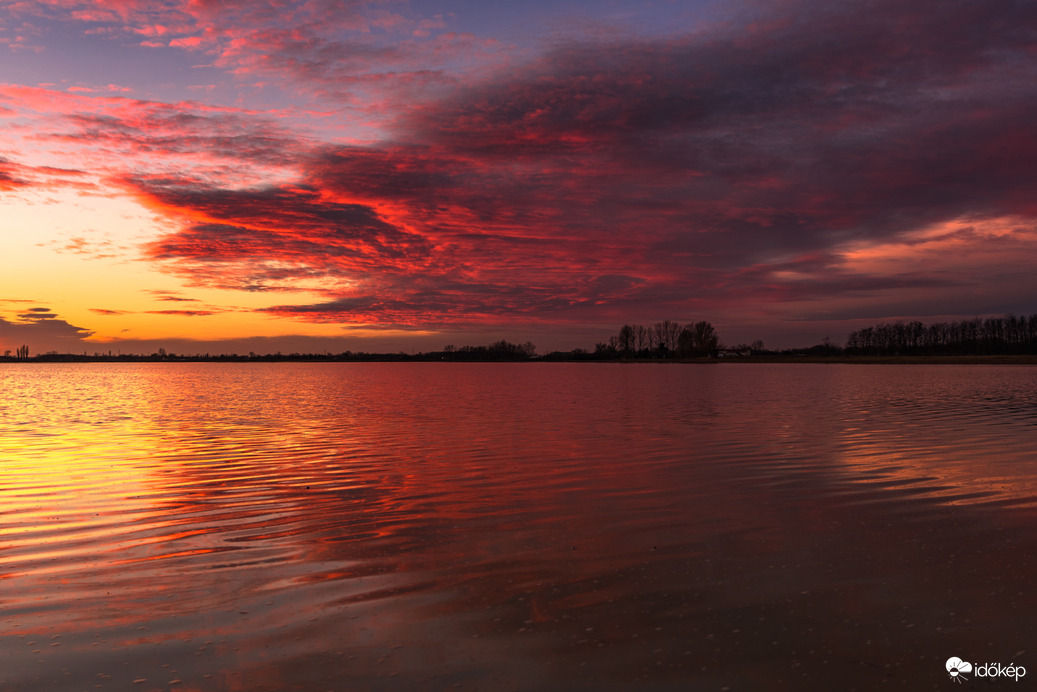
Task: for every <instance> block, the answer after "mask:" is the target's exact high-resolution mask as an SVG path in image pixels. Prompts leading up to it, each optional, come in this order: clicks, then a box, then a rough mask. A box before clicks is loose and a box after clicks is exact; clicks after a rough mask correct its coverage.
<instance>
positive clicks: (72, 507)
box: [0, 363, 1037, 691]
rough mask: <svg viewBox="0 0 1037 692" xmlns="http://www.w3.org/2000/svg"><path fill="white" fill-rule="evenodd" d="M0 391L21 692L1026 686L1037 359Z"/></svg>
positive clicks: (178, 375) (383, 370)
mask: <svg viewBox="0 0 1037 692" xmlns="http://www.w3.org/2000/svg"><path fill="white" fill-rule="evenodd" d="M0 385H2V388H3V389H2V391H3V397H2V400H0V406H2V409H0V690H91V689H102V690H141V691H144V690H166V689H174V690H206V691H207V690H292V689H298V690H325V689H328V690H395V689H425V690H436V689H462V690H476V689H478V690H570V689H573V690H608V689H617V690H618V689H661V690H668V689H674V690H688V689H691V690H700V689H701V690H723V689H730V690H740V689H825V688H829V689H862V690H867V689H874V688H876V687H879V686H892V687H898V688H905V689H947V685H948V684H951V682H950V679H949V676H948V674H947V672H946V671H945V669H944V662H945V661H946V660H947V659H948V658H949V657H951V656H959V657H961V658H963V659H965V660H967V661H973V662H977V663H979V662H987V661H989V662H1000V663H1001V664H1003V665H1008V664H1009V663H1014V664H1016V665H1022V666H1026V667H1028V668H1032V673H1030V677H1031V679H1030V680H1029V682H1032V680H1033V679H1037V656H1034V653H1035V650H1033V649H1032V647H1033V646H1034V642H1035V639H1034V637H1035V634H1037V625H1035V624H1034V623H1035V621H1037V618H1035V617H1034V616H1035V614H1037V593H1034V592H1033V591H1032V590H1031V588H1030V586H1029V585H1030V583H1031V582H1032V581H1033V580H1034V579H1035V578H1037V536H1035V535H1034V532H1033V530H1032V527H1033V524H1034V519H1035V518H1037V463H1035V454H1034V450H1037V368H1035V367H1030V366H1020V367H1011V366H956V365H932V366H905V365H902V366H879V365H863V366H854V365H794V364H783V365H754V364H722V365H715V366H707V365H702V366H699V365H650V364H642V365H614V364H506V365H500V364H445V363H444V364H435V363H431V364H396V363H385V364H330V363H280V364H259V363H247V364H215V363H198V364H187V363H178V364H91V365H71V366H69V365H36V364H24V365H23V364H17V365H8V366H2V367H0ZM1027 647H1031V650H1029V651H1028V650H1027ZM991 682H992V681H989V680H982V679H975V678H973V679H972V680H970V681H969V682H968V683H967V685H966V687H967V686H968V685H976V686H984V687H985V686H986V685H988V684H990V683H991ZM997 682H998V683H999V684H1015V683H1014V681H1013V682H1011V683H1009V682H1008V681H1007V680H1000V681H997Z"/></svg>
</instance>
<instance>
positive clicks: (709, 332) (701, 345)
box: [691, 320, 718, 356]
mask: <svg viewBox="0 0 1037 692" xmlns="http://www.w3.org/2000/svg"><path fill="white" fill-rule="evenodd" d="M691 334H692V352H693V353H694V354H695V355H697V356H715V355H716V352H717V344H718V339H717V330H716V329H714V328H713V325H712V324H710V323H709V322H706V321H704V320H703V321H701V322H696V323H695V324H693V325H691Z"/></svg>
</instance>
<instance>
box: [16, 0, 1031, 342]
mask: <svg viewBox="0 0 1037 692" xmlns="http://www.w3.org/2000/svg"><path fill="white" fill-rule="evenodd" d="M1034 123H1037V3H1033V2H1030V1H1028V0H983V2H975V1H971V0H970V1H963V0H914V1H913V2H904V1H903V0H842V1H840V0H825V1H823V2H821V1H813V0H771V1H764V0H745V1H741V2H740V1H738V0H729V1H727V0H725V1H720V0H684V1H682V2H676V1H669V0H647V1H646V0H638V1H628V0H616V1H614V2H612V1H604V0H603V1H601V2H588V1H586V0H562V1H558V0H555V1H551V2H540V1H532V2H490V1H488V0H482V1H481V2H468V1H464V0H412V1H411V2H406V1H403V0H400V1H396V0H377V1H373V2H366V1H363V0H353V1H350V0H335V1H332V0H301V1H298V2H293V1H292V0H276V1H273V2H259V1H254V0H239V1H235V0H193V1H191V2H166V1H164V0H112V1H110V2H86V1H83V0H43V1H38V2H23V1H19V0H0V132H2V138H0V352H2V351H3V350H7V349H10V350H12V351H13V350H14V349H16V348H18V347H19V346H21V345H23V344H25V345H28V346H29V348H30V351H31V352H32V353H40V352H45V351H51V350H54V351H59V352H71V353H79V352H87V353H95V352H102V353H105V352H108V351H112V352H116V351H118V352H120V353H151V352H154V351H155V350H157V348H159V347H162V348H165V349H166V350H167V351H169V352H174V353H206V352H212V353H231V352H249V351H254V352H257V353H273V352H276V351H282V352H286V353H287V352H320V351H331V352H341V351H344V350H351V351H383V352H384V351H391V352H395V351H407V352H412V351H415V350H417V351H421V350H437V349H439V348H442V347H443V346H445V345H447V344H455V345H463V344H472V345H476V344H484V343H488V342H489V341H491V340H497V339H500V338H505V339H508V340H511V341H517V342H525V341H532V342H533V343H534V344H536V345H537V347H538V350H539V351H540V352H546V351H550V350H556V349H558V350H569V349H572V348H593V347H594V344H595V343H597V342H601V341H606V340H607V339H608V337H609V336H610V335H612V334H614V333H616V332H617V331H618V328H619V327H620V326H621V325H623V324H626V323H631V324H645V325H650V324H653V323H655V322H659V321H662V320H666V319H669V320H674V321H677V322H681V323H685V322H690V321H698V320H707V321H709V322H711V323H713V325H714V326H715V327H716V328H717V331H718V333H719V335H720V338H721V340H722V341H723V342H724V343H725V344H727V345H735V344H739V343H747V342H750V341H754V340H757V339H759V340H762V341H763V342H764V343H765V345H766V346H768V347H773V348H785V347H795V346H810V345H813V344H816V343H819V342H821V341H822V340H823V339H825V338H829V339H831V341H832V342H834V343H841V342H843V341H844V339H845V337H846V335H847V333H848V332H850V331H851V330H854V329H858V328H860V327H862V326H866V325H871V324H875V323H878V322H883V321H893V320H905V321H907V320H915V319H917V320H921V321H922V322H926V323H930V322H936V321H943V320H953V319H964V318H971V317H977V316H978V317H983V316H990V315H1004V314H1008V313H1016V314H1030V313H1033V312H1037V305H1035V302H1034V300H1033V298H1032V296H1034V295H1037V271H1035V268H1037V242H1035V241H1037V225H1035V221H1037V127H1035V126H1034Z"/></svg>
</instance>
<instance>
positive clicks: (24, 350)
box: [18, 346, 29, 360]
mask: <svg viewBox="0 0 1037 692" xmlns="http://www.w3.org/2000/svg"><path fill="white" fill-rule="evenodd" d="M18 359H19V360H28V359H29V347H28V346H21V347H19V348H18Z"/></svg>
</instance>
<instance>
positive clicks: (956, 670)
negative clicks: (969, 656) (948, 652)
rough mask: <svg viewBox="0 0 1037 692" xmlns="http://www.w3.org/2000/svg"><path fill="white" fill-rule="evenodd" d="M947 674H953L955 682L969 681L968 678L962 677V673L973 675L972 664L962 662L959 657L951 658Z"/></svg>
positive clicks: (948, 661)
mask: <svg viewBox="0 0 1037 692" xmlns="http://www.w3.org/2000/svg"><path fill="white" fill-rule="evenodd" d="M947 672H948V673H950V674H951V680H953V681H954V682H961V681H962V680H968V678H967V677H965V676H964V675H962V673H971V672H972V664H971V663H969V662H968V661H963V660H961V659H960V658H958V657H957V656H951V657H950V658H948V659H947Z"/></svg>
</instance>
